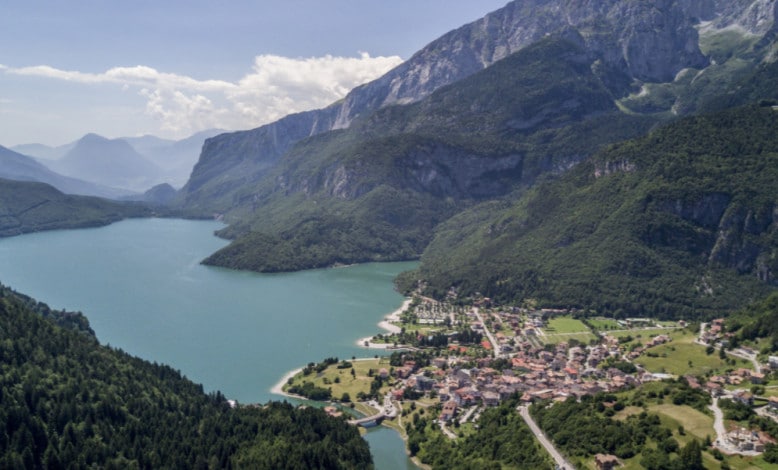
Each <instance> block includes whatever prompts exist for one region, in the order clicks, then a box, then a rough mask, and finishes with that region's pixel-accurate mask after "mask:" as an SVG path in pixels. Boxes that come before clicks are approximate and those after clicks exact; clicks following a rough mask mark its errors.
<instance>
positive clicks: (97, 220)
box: [0, 179, 154, 237]
mask: <svg viewBox="0 0 778 470" xmlns="http://www.w3.org/2000/svg"><path fill="white" fill-rule="evenodd" d="M152 215H154V211H153V210H152V209H150V208H149V207H147V206H146V205H145V204H140V203H134V202H117V201H110V200H108V199H101V198H98V197H90V196H74V195H70V194H63V193H62V192H60V191H59V190H57V189H55V188H54V187H53V186H49V185H48V184H44V183H35V182H29V181H11V180H6V179H0V237H7V236H13V235H20V234H22V233H29V232H38V231H41V230H56V229H73V228H84V227H99V226H102V225H108V224H110V223H113V222H117V221H119V220H122V219H126V218H129V217H151V216H152Z"/></svg>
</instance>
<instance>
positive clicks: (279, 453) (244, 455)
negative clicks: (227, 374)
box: [0, 286, 372, 469]
mask: <svg viewBox="0 0 778 470" xmlns="http://www.w3.org/2000/svg"><path fill="white" fill-rule="evenodd" d="M44 315H45V317H44ZM58 324H59V325H62V326H59V325H58ZM93 467H96V468H106V469H111V468H116V469H119V468H122V469H125V468H149V469H150V468H155V469H158V468H170V469H174V468H197V469H206V468H251V469H310V468H321V469H324V468H328V469H329V468H344V469H364V468H372V457H371V455H370V451H369V448H368V444H367V442H366V441H364V440H363V439H362V438H361V437H360V435H359V432H358V431H357V429H356V428H355V427H353V426H350V425H349V424H347V423H346V422H345V421H344V420H340V419H334V418H331V417H328V416H327V415H326V414H325V413H324V412H323V411H321V410H318V409H316V408H302V407H300V408H298V407H293V406H292V405H290V404H288V403H272V402H271V403H269V404H267V405H264V406H259V405H249V406H243V405H235V404H234V405H231V404H230V403H228V401H227V400H226V398H225V397H224V396H223V395H222V394H221V393H219V392H212V393H206V392H205V391H204V390H203V387H202V386H201V385H198V384H195V383H193V382H191V381H190V380H188V379H187V378H186V377H184V376H182V375H181V373H180V372H179V371H177V370H175V369H173V368H171V367H169V366H165V365H160V364H157V363H150V362H148V361H145V360H142V359H139V358H137V357H133V356H131V355H129V354H127V353H125V352H123V351H121V350H119V349H115V348H111V347H107V346H103V345H101V344H100V343H99V342H98V341H97V339H96V338H95V337H94V335H93V333H92V332H91V329H90V328H89V325H88V321H86V318H85V317H84V316H83V315H81V314H78V313H68V312H58V311H54V310H52V309H50V308H49V307H48V306H46V305H45V304H41V303H38V302H36V301H34V300H33V299H30V298H29V297H25V296H22V295H20V294H17V293H15V292H14V291H12V290H10V289H8V288H6V287H3V286H0V468H47V469H82V468H93Z"/></svg>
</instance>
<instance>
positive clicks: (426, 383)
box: [415, 375, 435, 392]
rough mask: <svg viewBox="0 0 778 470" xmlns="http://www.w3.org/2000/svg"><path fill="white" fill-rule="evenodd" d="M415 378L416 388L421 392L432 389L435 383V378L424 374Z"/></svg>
mask: <svg viewBox="0 0 778 470" xmlns="http://www.w3.org/2000/svg"><path fill="white" fill-rule="evenodd" d="M415 378H416V390H417V391H419V392H427V391H429V390H432V386H433V385H434V384H435V381H434V380H432V379H431V378H429V377H425V376H423V375H417V376H416V377H415Z"/></svg>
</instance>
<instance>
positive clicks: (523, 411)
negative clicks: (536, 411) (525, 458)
mask: <svg viewBox="0 0 778 470" xmlns="http://www.w3.org/2000/svg"><path fill="white" fill-rule="evenodd" d="M517 409H518V410H519V414H520V415H521V417H522V418H523V419H524V422H525V423H527V426H529V428H530V430H531V431H532V433H533V434H534V435H535V437H537V438H538V441H540V444H541V445H542V446H543V447H545V449H546V451H547V452H548V453H549V454H550V455H551V457H552V458H553V459H554V461H555V462H556V464H557V465H558V466H559V468H561V469H569V470H572V469H574V468H575V466H574V465H573V464H571V463H570V462H569V461H568V460H567V459H565V457H564V456H563V455H562V454H560V453H559V451H558V450H556V447H554V444H552V443H551V441H549V440H548V438H547V437H546V435H545V434H543V431H541V430H540V428H539V427H538V425H537V424H535V420H534V419H532V416H530V414H529V409H528V408H527V407H526V406H520V407H518V408H517Z"/></svg>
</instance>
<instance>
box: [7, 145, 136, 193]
mask: <svg viewBox="0 0 778 470" xmlns="http://www.w3.org/2000/svg"><path fill="white" fill-rule="evenodd" d="M0 178H5V179H10V180H19V181H38V182H41V183H46V184H50V185H52V186H54V187H55V188H57V189H59V190H60V191H62V192H63V193H67V194H80V195H84V196H98V197H105V198H110V199H116V198H119V197H122V196H128V195H129V194H131V193H130V191H126V190H121V189H115V188H109V187H107V186H100V185H97V184H94V183H89V182H87V181H82V180H79V179H76V178H69V177H67V176H63V175H60V174H59V173H55V172H53V171H51V170H49V169H48V168H46V167H45V166H43V165H42V164H40V163H38V162H36V161H35V160H34V159H32V158H30V157H28V156H26V155H22V154H20V153H16V152H14V151H12V150H9V149H7V148H5V147H3V146H0Z"/></svg>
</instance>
